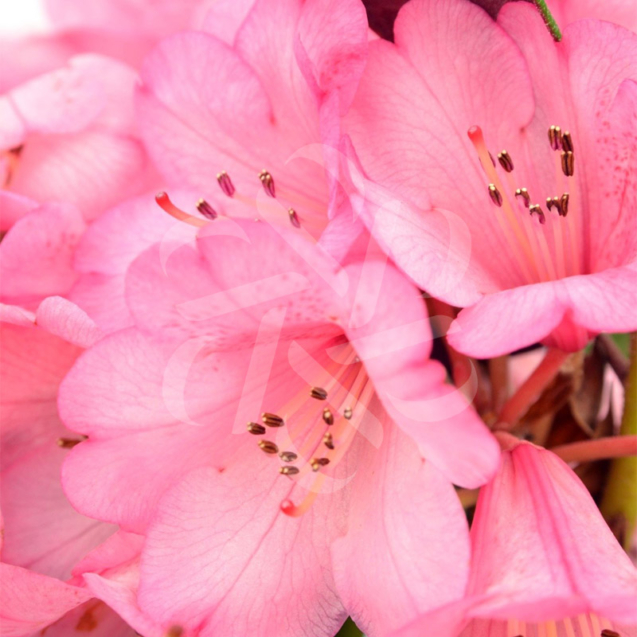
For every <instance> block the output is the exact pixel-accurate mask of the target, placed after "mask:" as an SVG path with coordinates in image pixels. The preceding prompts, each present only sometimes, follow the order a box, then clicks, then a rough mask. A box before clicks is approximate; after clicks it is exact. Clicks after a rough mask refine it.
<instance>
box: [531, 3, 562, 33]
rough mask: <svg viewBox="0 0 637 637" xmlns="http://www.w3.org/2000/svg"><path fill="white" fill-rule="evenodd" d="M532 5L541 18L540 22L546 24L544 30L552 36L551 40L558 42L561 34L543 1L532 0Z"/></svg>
mask: <svg viewBox="0 0 637 637" xmlns="http://www.w3.org/2000/svg"><path fill="white" fill-rule="evenodd" d="M533 3H534V4H535V6H536V7H537V9H538V11H539V12H540V15H541V16H542V20H544V24H546V28H547V29H548V30H549V32H550V34H551V35H552V36H553V39H554V40H555V41H556V42H560V41H561V40H562V32H561V31H560V27H559V26H558V25H557V22H556V20H555V18H554V17H553V14H552V13H551V12H550V11H549V8H548V6H547V4H546V2H545V1H544V0H533Z"/></svg>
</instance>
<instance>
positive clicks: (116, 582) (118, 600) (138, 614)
mask: <svg viewBox="0 0 637 637" xmlns="http://www.w3.org/2000/svg"><path fill="white" fill-rule="evenodd" d="M84 579H85V580H86V584H87V586H88V588H89V589H90V590H91V592H92V593H93V594H94V595H95V596H96V597H98V598H99V599H101V600H103V601H104V602H105V603H106V604H108V606H109V607H110V608H112V609H113V610H114V611H115V612H116V613H117V614H118V615H119V616H120V617H122V618H123V620H124V621H126V622H128V623H129V624H130V625H131V626H134V627H135V629H136V630H138V631H143V632H142V633H138V634H143V635H144V637H165V635H166V632H167V630H168V629H169V628H170V627H171V626H165V627H162V626H160V625H159V624H158V623H157V622H156V621H154V619H151V618H149V617H148V616H147V615H145V614H144V613H142V611H141V610H140V609H139V605H138V603H137V598H136V596H137V586H138V583H139V565H138V564H136V565H131V566H129V567H127V568H126V569H123V570H121V571H119V572H115V573H113V574H110V575H109V576H100V575H96V574H95V573H87V574H86V575H85V576H84Z"/></svg>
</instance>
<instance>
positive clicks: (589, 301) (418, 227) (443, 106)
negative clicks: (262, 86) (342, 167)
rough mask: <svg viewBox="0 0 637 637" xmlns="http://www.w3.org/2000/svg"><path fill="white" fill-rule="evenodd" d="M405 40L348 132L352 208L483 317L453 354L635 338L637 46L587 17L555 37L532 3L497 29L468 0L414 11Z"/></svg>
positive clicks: (416, 275) (460, 330)
mask: <svg viewBox="0 0 637 637" xmlns="http://www.w3.org/2000/svg"><path fill="white" fill-rule="evenodd" d="M395 34H396V44H395V45H394V44H391V43H387V42H383V41H378V42H373V43H371V44H370V57H369V63H368V66H367V69H366V72H365V75H364V77H363V80H362V82H361V86H360V90H359V92H358V94H357V98H356V101H355V103H354V106H353V107H352V109H351V114H350V116H348V120H347V130H348V132H349V134H350V136H351V139H352V142H353V145H354V149H355V151H356V154H357V156H358V158H359V159H360V161H361V162H362V167H363V169H364V172H365V175H366V177H367V179H363V178H361V176H360V175H359V176H358V177H357V176H356V175H354V178H355V179H356V180H357V183H358V186H359V188H360V189H361V193H362V194H363V195H364V199H363V198H362V197H361V196H358V197H356V196H355V197H354V201H355V205H356V206H357V207H358V208H359V209H360V211H361V213H362V214H363V215H364V217H365V218H366V221H367V223H368V225H369V227H370V229H371V231H372V232H373V234H374V235H375V236H376V238H377V239H378V240H379V242H381V243H382V245H383V246H384V248H385V249H386V250H387V252H388V254H389V255H390V256H391V257H392V258H393V259H395V261H396V262H397V264H398V265H399V266H400V267H402V268H403V269H404V270H405V271H406V272H407V273H408V274H409V275H410V276H411V277H412V278H413V279H414V280H415V281H416V282H417V283H418V284H419V285H421V286H422V287H424V288H425V289H426V290H427V291H428V292H430V293H431V294H432V295H434V296H435V297H437V298H441V299H443V300H445V301H447V302H448V303H451V304H454V305H458V306H471V307H470V308H468V309H465V310H463V311H462V312H461V313H460V315H459V317H458V320H457V322H456V325H455V327H456V329H455V330H454V333H453V334H450V335H449V340H450V342H451V343H452V344H453V346H454V347H456V348H457V349H459V350H460V351H462V352H465V353H467V354H470V355H473V356H478V357H488V356H496V355H499V354H503V353H507V352H510V351H513V350H515V349H517V348H520V347H522V346H525V345H529V344H531V343H534V342H536V341H538V340H541V341H543V342H545V343H547V344H551V345H555V346H557V347H560V348H562V349H565V350H577V349H580V348H581V347H583V345H584V344H585V343H586V342H587V340H588V339H589V337H590V336H591V335H593V334H596V333H599V332H604V331H617V332H621V331H629V330H634V329H635V328H637V315H636V314H635V312H634V307H635V303H636V302H637V297H636V294H637V264H636V261H635V259H636V256H637V232H636V226H635V224H634V222H633V217H634V213H635V192H637V191H636V189H635V170H634V161H635V150H636V143H637V141H636V137H635V130H637V126H636V105H637V84H636V83H635V82H634V80H635V79H637V36H636V35H635V34H633V33H631V32H628V31H625V30H623V29H621V28H620V27H618V26H615V25H611V24H609V23H602V22H597V21H580V22H577V23H573V24H570V25H569V26H568V27H567V28H566V29H564V38H563V40H562V41H561V42H560V43H555V42H554V41H553V40H552V39H551V37H550V35H549V34H548V32H547V30H546V28H545V26H544V24H543V23H542V20H541V18H540V17H539V15H537V13H536V11H535V9H534V8H533V7H532V6H529V5H527V4H525V3H511V4H507V5H506V6H505V7H503V9H502V10H501V12H500V14H499V19H498V23H497V24H496V23H495V22H493V21H492V20H491V19H490V18H489V17H488V16H487V15H486V14H485V13H484V12H483V11H482V10H481V9H479V8H478V7H476V6H475V5H473V4H471V3H470V2H468V1H467V0H451V1H449V2H447V1H442V0H413V1H412V2H410V3H408V4H407V5H405V6H404V7H403V8H402V10H401V12H400V14H399V16H398V19H397V21H396V24H395ZM551 126H557V127H560V128H559V130H558V129H555V128H552V129H551ZM467 131H469V134H468V135H467ZM378 148H382V152H380V153H379V152H378ZM490 151H491V157H490V156H489V152H490ZM496 156H497V159H496ZM492 159H493V161H492Z"/></svg>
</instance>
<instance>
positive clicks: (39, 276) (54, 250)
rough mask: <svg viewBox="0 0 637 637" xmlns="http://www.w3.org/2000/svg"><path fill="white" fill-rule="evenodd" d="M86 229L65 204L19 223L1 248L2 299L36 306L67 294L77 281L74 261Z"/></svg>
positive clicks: (40, 210)
mask: <svg viewBox="0 0 637 637" xmlns="http://www.w3.org/2000/svg"><path fill="white" fill-rule="evenodd" d="M85 227H86V226H85V224H84V221H83V220H82V217H81V215H80V213H79V211H78V210H77V209H76V208H75V207H74V206H71V205H66V204H47V205H44V206H41V207H40V208H37V209H36V210H34V211H33V212H30V213H29V214H27V215H25V216H24V217H22V218H21V219H20V220H18V221H17V222H16V223H15V224H14V225H13V227H12V228H11V230H10V231H9V233H8V234H7V235H6V236H5V238H4V239H3V241H2V246H1V247H0V276H1V277H2V295H3V297H4V298H8V299H12V300H13V301H14V302H17V303H20V304H23V303H24V304H30V305H33V303H34V301H37V300H39V299H40V298H41V297H44V296H49V295H54V294H64V293H65V292H67V291H68V290H69V288H70V287H71V285H72V284H73V282H74V281H75V279H76V277H77V274H76V273H75V272H74V270H73V268H72V257H73V253H74V251H75V247H76V245H77V243H78V241H79V239H80V236H81V235H82V233H83V232H84V229H85Z"/></svg>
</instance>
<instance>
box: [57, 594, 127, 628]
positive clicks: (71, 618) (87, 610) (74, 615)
mask: <svg viewBox="0 0 637 637" xmlns="http://www.w3.org/2000/svg"><path fill="white" fill-rule="evenodd" d="M87 634H89V635H90V636H91V637H136V635H137V633H136V632H135V631H134V630H133V629H132V628H131V627H130V626H128V625H127V624H125V623H124V621H123V620H122V619H120V617H119V616H118V615H117V614H116V613H115V611H113V610H111V609H110V608H109V607H108V606H107V605H106V604H105V603H104V602H100V601H99V600H91V601H90V602H85V603H84V604H82V605H81V606H78V607H77V608H76V609H74V610H72V611H70V612H69V613H67V614H66V615H64V617H62V618H61V619H59V620H58V621H57V622H55V623H54V624H52V625H50V626H48V627H47V629H46V632H45V635H46V637H86V635H87Z"/></svg>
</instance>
